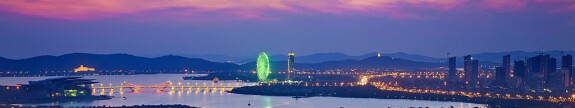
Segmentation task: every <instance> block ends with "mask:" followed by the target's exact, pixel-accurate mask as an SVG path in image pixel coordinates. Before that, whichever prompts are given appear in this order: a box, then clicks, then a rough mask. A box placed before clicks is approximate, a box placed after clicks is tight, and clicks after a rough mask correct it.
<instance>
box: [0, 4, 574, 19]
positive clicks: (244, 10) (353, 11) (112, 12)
mask: <svg viewBox="0 0 575 108" xmlns="http://www.w3.org/2000/svg"><path fill="white" fill-rule="evenodd" d="M470 1H473V0H0V11H7V12H13V13H18V14H22V15H28V16H36V17H45V18H54V19H64V20H94V19H106V18H115V17H122V16H126V15H127V16H139V17H145V16H151V15H147V14H150V12H155V14H158V13H157V12H165V13H163V14H162V15H166V16H165V17H168V18H170V17H183V18H181V19H189V18H198V17H197V16H202V15H206V14H213V13H214V12H218V14H228V15H218V16H226V17H228V18H237V19H253V20H276V19H278V18H274V17H273V16H271V15H269V13H267V12H269V11H273V12H285V13H292V14H307V13H311V14H316V13H320V14H335V15H344V16H345V15H368V16H384V17H388V18H393V19H424V17H425V16H422V15H420V14H418V13H414V12H410V11H409V10H407V9H421V10H427V9H431V10H436V11H451V10H453V9H454V8H456V7H468V6H473V5H476V4H472V3H469V2H470ZM570 1H572V0H549V1H547V0H535V2H549V3H571V4H574V2H570ZM530 2H533V1H532V0H482V1H480V3H481V4H480V7H481V8H486V9H491V10H494V11H503V12H514V11H521V10H523V9H524V8H526V6H527V5H528V4H529V3H530ZM170 9H182V10H179V11H173V12H168V11H161V10H170ZM555 10H556V11H567V12H570V11H574V10H575V4H574V5H570V6H566V7H560V8H557V9H555ZM139 14H141V15H139ZM213 19H218V18H213Z"/></svg>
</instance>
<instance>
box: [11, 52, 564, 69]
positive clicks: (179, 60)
mask: <svg viewBox="0 0 575 108" xmlns="http://www.w3.org/2000/svg"><path fill="white" fill-rule="evenodd" d="M507 54H510V55H511V57H512V60H517V59H524V58H525V57H531V56H535V55H538V54H551V57H553V58H556V59H557V64H558V66H560V63H561V57H560V56H561V53H560V52H559V51H544V52H525V51H511V52H497V53H479V54H470V55H472V56H473V58H474V59H478V60H479V63H480V64H481V65H490V66H492V65H500V64H501V61H502V56H503V55H507ZM564 54H572V55H573V54H575V51H566V52H564ZM211 57H214V58H217V57H223V59H225V57H224V56H211ZM269 57H270V59H271V61H272V65H277V66H273V67H272V69H275V70H286V69H285V68H286V66H287V64H286V63H287V62H286V60H287V56H285V55H271V56H269ZM223 59H220V60H223ZM228 59H231V58H228ZM236 59H239V58H236ZM445 59H446V58H433V57H427V56H422V55H417V54H407V53H402V52H397V53H388V54H382V57H377V53H368V54H364V55H359V56H349V55H346V54H342V53H317V54H312V55H304V56H299V55H297V54H296V58H295V61H296V68H297V69H318V70H325V69H357V68H363V69H370V68H411V69H413V68H426V67H438V66H445V65H447V63H446V62H445V61H444V60H445ZM244 62H245V63H242V64H239V63H237V62H234V63H225V62H218V61H216V60H215V59H212V60H204V59H199V58H188V57H182V56H173V55H168V56H161V57H156V58H147V57H138V56H133V55H128V54H87V53H72V54H66V55H61V56H38V57H33V58H27V59H20V60H12V59H7V58H3V57H0V72H1V71H31V72H39V71H46V70H54V71H58V70H62V71H64V70H66V71H69V70H72V69H74V68H77V67H78V66H79V65H84V66H87V67H93V68H96V69H98V70H135V71H143V70H152V71H153V70H160V71H162V70H164V71H174V70H182V69H188V70H194V71H237V70H252V69H255V58H252V59H250V60H244ZM457 66H458V67H461V66H463V57H462V56H458V57H457Z"/></svg>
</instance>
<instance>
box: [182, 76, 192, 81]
mask: <svg viewBox="0 0 575 108" xmlns="http://www.w3.org/2000/svg"><path fill="white" fill-rule="evenodd" d="M183 78H184V80H192V79H194V76H184V77H183Z"/></svg>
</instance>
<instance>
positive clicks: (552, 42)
mask: <svg viewBox="0 0 575 108" xmlns="http://www.w3.org/2000/svg"><path fill="white" fill-rule="evenodd" d="M574 46H575V0H1V1H0V56H1V57H6V58H11V59H23V58H29V57H34V56H40V55H62V54H67V53H77V52H80V53H96V54H111V53H127V54H132V55H137V56H146V57H157V56H162V55H167V54H173V55H205V54H218V55H227V56H252V55H257V54H258V53H259V52H261V51H266V52H268V53H271V54H287V53H288V52H289V51H290V50H293V51H294V52H295V53H296V54H297V55H308V54H313V53H326V52H341V53H345V54H350V55H360V54H365V53H369V52H382V53H391V52H406V53H411V54H421V55H427V56H432V57H443V56H445V54H446V53H447V52H450V53H452V54H454V55H465V54H471V53H481V52H501V51H515V50H524V51H547V50H575V47H574Z"/></svg>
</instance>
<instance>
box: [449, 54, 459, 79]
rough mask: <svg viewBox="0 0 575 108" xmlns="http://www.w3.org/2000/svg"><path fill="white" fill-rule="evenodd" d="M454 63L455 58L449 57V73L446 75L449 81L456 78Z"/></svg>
mask: <svg viewBox="0 0 575 108" xmlns="http://www.w3.org/2000/svg"><path fill="white" fill-rule="evenodd" d="M455 61H456V58H455V57H449V73H447V76H448V79H450V80H454V79H455V78H456V77H457V76H456V75H455V73H456V72H457V70H455V68H456V67H457V66H456V64H455Z"/></svg>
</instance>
